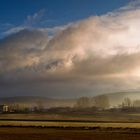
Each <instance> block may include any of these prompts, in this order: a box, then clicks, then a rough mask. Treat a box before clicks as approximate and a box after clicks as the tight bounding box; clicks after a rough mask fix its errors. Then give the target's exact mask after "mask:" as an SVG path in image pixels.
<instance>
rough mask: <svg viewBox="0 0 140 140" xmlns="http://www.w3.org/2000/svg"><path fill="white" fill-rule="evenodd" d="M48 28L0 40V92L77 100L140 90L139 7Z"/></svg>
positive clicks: (132, 5)
mask: <svg viewBox="0 0 140 140" xmlns="http://www.w3.org/2000/svg"><path fill="white" fill-rule="evenodd" d="M139 3H140V2H139V1H135V2H132V3H130V4H128V5H127V6H125V7H122V8H120V9H119V10H116V11H114V12H110V13H107V14H105V15H101V16H92V17H89V18H87V19H84V20H81V21H77V22H75V23H71V24H68V25H66V26H64V27H65V28H62V27H60V28H61V30H59V29H58V28H59V27H56V29H57V30H59V31H56V32H55V33H54V34H53V36H49V33H48V29H47V28H46V29H45V28H44V29H23V30H20V31H18V32H16V33H14V34H11V35H9V36H8V37H6V38H4V39H3V40H1V41H0V94H1V95H2V96H4V95H6V96H10V95H23V94H24V95H45V96H49V97H50V96H51V97H75V96H83V95H87V96H89V95H96V94H100V93H108V92H114V91H122V90H139V89H140V87H139V83H140V61H139V59H140V39H139V35H140V26H139V25H140V18H139V17H140V7H139Z"/></svg>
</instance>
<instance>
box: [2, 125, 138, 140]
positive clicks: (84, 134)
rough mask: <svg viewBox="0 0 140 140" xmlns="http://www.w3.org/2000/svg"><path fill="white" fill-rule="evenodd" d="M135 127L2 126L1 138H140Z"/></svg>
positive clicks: (79, 139)
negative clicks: (87, 128)
mask: <svg viewBox="0 0 140 140" xmlns="http://www.w3.org/2000/svg"><path fill="white" fill-rule="evenodd" d="M139 139H140V130H139V129H138V130H136V129H135V130H133V129H125V130H124V129H122V130H121V129H112V130H111V129H109V130H108V129H103V128H102V129H101V128H99V129H95V130H82V129H55V128H53V129H52V128H21V127H0V140H139Z"/></svg>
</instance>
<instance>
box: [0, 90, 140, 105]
mask: <svg viewBox="0 0 140 140" xmlns="http://www.w3.org/2000/svg"><path fill="white" fill-rule="evenodd" d="M103 95H106V96H108V98H109V101H110V105H111V106H116V105H119V104H121V103H122V101H123V100H124V98H126V97H128V98H130V99H131V100H140V92H116V93H109V94H103ZM76 101H77V99H54V98H47V97H40V96H15V97H0V104H19V105H24V106H37V105H38V104H42V105H43V106H44V107H46V108H50V107H73V106H74V105H75V104H76Z"/></svg>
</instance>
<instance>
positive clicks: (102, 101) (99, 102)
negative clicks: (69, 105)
mask: <svg viewBox="0 0 140 140" xmlns="http://www.w3.org/2000/svg"><path fill="white" fill-rule="evenodd" d="M94 102H95V106H96V107H98V108H102V109H107V108H109V106H110V103H109V98H108V97H107V96H106V95H100V96H96V97H94Z"/></svg>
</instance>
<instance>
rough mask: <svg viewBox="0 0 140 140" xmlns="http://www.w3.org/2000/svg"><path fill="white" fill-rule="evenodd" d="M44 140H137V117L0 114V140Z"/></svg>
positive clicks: (139, 125) (139, 119) (139, 123)
mask: <svg viewBox="0 0 140 140" xmlns="http://www.w3.org/2000/svg"><path fill="white" fill-rule="evenodd" d="M104 116H105V117H104ZM117 116H118V117H117ZM135 116H137V117H135ZM78 118H79V119H78ZM44 139H46V140H77V139H79V140H118V139H119V140H139V139H140V116H139V114H138V113H137V114H132V113H131V114H120V115H119V114H110V113H99V114H90V115H89V114H84V115H82V114H72V115H69V114H68V115H67V114H0V140H44Z"/></svg>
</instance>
